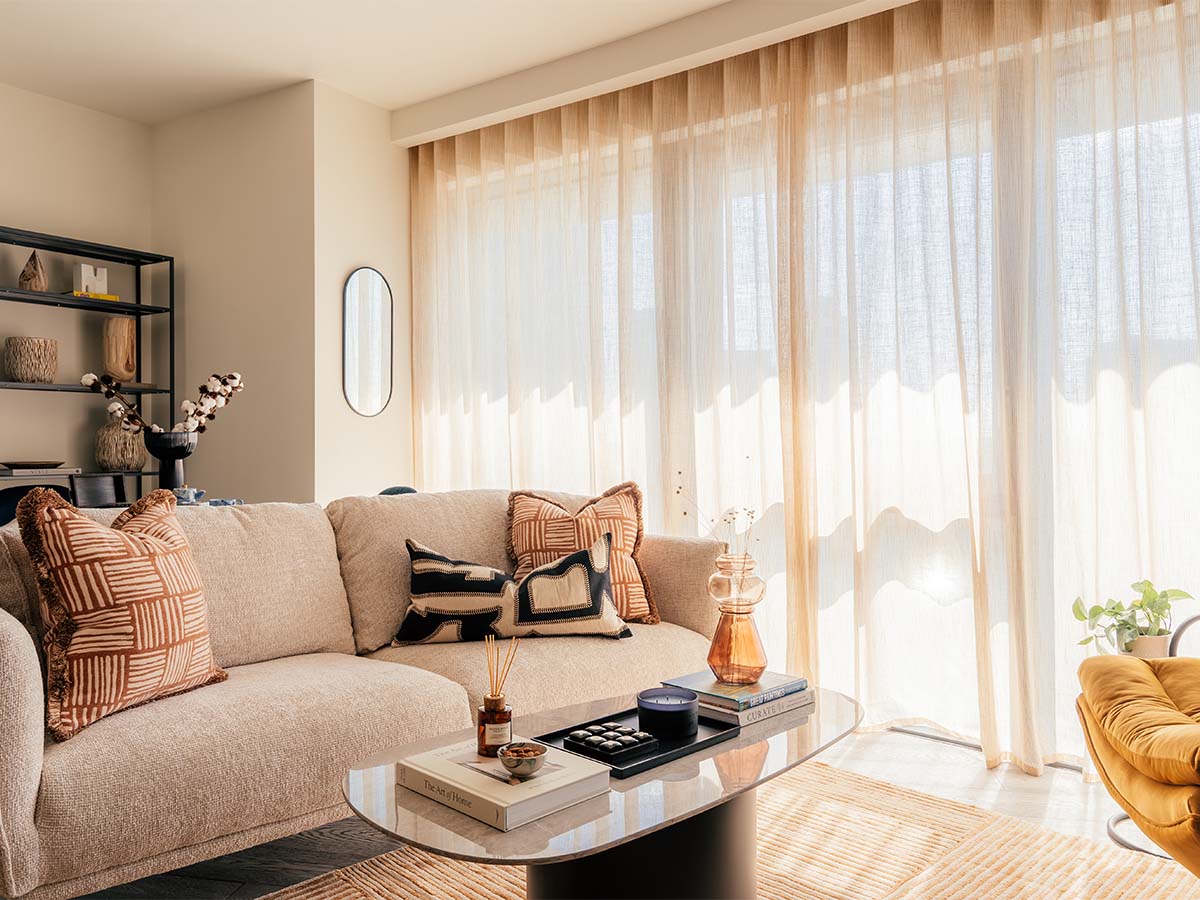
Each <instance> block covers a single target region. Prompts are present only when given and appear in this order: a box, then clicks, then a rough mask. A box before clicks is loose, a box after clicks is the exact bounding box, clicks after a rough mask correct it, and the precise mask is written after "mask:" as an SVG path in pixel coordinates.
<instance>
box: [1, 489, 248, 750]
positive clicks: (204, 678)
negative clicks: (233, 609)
mask: <svg viewBox="0 0 1200 900" xmlns="http://www.w3.org/2000/svg"><path fill="white" fill-rule="evenodd" d="M17 521H18V522H19V523H20V525H21V539H22V540H23V541H24V542H25V546H26V548H28V550H29V557H30V559H31V560H32V561H33V566H34V571H35V572H36V573H37V578H38V592H39V594H40V596H41V604H40V608H41V620H42V627H43V629H44V632H45V643H44V648H45V651H46V711H47V716H46V721H47V726H48V728H49V730H50V734H51V735H53V737H54V738H55V740H59V741H65V740H66V739H67V738H69V737H72V736H73V735H75V734H78V733H79V731H81V730H82V729H84V728H86V727H87V726H88V725H91V724H92V723H94V722H96V721H99V720H100V719H101V718H102V717H104V716H107V715H110V714H112V713H115V712H118V711H119V710H122V709H126V708H128V707H130V706H137V705H139V704H141V703H146V702H148V701H150V700H156V699H159V698H162V697H166V696H168V695H170V694H177V693H180V692H181V691H190V690H192V689H193V688H197V687H200V686H202V685H207V684H213V683H214V682H218V681H224V680H225V677H226V676H225V672H224V671H223V670H222V669H221V668H220V667H218V666H217V665H216V664H215V663H214V662H213V656H212V644H211V643H210V641H209V637H208V601H207V600H205V599H204V585H203V583H202V582H201V580H200V571H199V570H198V569H197V568H196V563H195V561H194V560H193V559H192V552H191V550H190V549H189V547H188V542H187V538H186V537H184V534H183V529H182V528H181V527H180V525H179V520H178V519H176V518H175V495H174V494H172V493H171V492H170V491H163V490H159V491H153V492H151V493H149V494H147V495H146V496H145V497H143V498H142V499H140V500H138V501H137V502H136V503H134V504H133V505H132V506H131V507H129V509H127V510H125V511H124V512H123V513H121V514H120V515H119V516H117V518H116V519H115V520H114V521H113V523H112V525H111V526H108V525H101V524H100V523H98V522H93V521H92V520H91V519H89V518H87V517H86V516H83V515H80V513H79V510H77V509H76V508H75V507H74V506H72V505H71V504H70V503H68V502H67V501H66V500H64V499H63V497H62V495H61V494H59V493H57V492H56V491H52V490H48V489H46V488H34V489H33V490H32V491H30V492H29V493H28V494H26V495H25V496H24V497H23V498H22V499H21V502H20V504H19V505H18V506H17Z"/></svg>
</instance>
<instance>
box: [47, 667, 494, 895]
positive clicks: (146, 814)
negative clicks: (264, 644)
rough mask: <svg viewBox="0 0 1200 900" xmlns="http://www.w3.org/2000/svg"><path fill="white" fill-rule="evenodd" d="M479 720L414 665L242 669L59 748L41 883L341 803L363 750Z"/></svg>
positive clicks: (455, 690)
mask: <svg viewBox="0 0 1200 900" xmlns="http://www.w3.org/2000/svg"><path fill="white" fill-rule="evenodd" d="M470 723H471V720H470V716H469V715H468V712H467V706H466V702H465V698H464V695H463V689H462V688H461V687H459V686H458V685H456V684H453V683H451V682H449V681H446V680H445V679H443V678H440V677H438V676H437V675H434V674H432V673H430V672H426V671H422V670H420V669H413V668H409V667H407V666H381V665H379V664H378V663H373V662H371V661H370V660H368V659H363V658H360V657H354V656H346V655H342V654H333V653H327V654H317V655H306V656H296V657H290V658H288V659H279V660H272V661H269V662H262V663H255V664H253V665H248V666H239V667H236V668H233V669H230V671H229V680H228V681H226V682H223V683H221V684H215V685H209V686H207V687H204V688H201V689H199V690H195V691H192V692H190V693H187V694H180V695H178V696H174V697H167V698H164V699H162V700H157V701H155V702H153V703H148V704H146V705H145V706H140V707H137V708H136V709H130V710H125V711H123V712H121V713H118V714H117V715H114V716H111V717H109V718H106V719H102V720H100V721H99V722H97V723H95V724H94V725H92V726H90V727H89V728H86V729H84V730H83V731H82V732H80V733H79V734H78V735H76V736H75V737H74V738H72V739H71V740H69V741H67V742H65V743H62V744H53V745H49V746H47V747H46V750H45V760H44V763H43V766H42V784H41V791H40V793H39V796H38V811H37V823H38V830H39V831H40V832H41V845H42V849H41V880H42V881H43V882H52V881H59V880H62V879H66V878H72V877H75V876H78V875H81V874H84V873H86V872H89V871H93V870H95V869H100V868H106V867H109V866H113V865H118V864H121V863H128V862H132V861H134V860H136V859H139V858H142V857H144V856H148V855H151V854H156V853H162V852H165V851H168V850H172V849H174V848H176V847H179V846H182V845H187V844H194V843H199V842H201V841H206V840H210V839H211V838H214V837H217V836H219V835H222V834H228V833H230V832H234V831H240V830H242V829H245V828H250V827H254V826H258V825H262V824H265V823H268V822H275V821H279V820H282V819H289V818H292V817H294V816H298V815H300V814H302V813H305V812H308V811H310V810H314V809H323V808H325V807H328V806H331V805H334V804H336V803H337V802H338V801H339V800H340V797H341V794H340V785H341V780H342V777H343V776H344V775H345V770H346V769H347V768H348V767H349V765H350V764H351V763H353V762H354V761H355V760H356V759H359V758H362V757H365V756H369V755H370V754H371V753H374V752H377V751H378V750H380V749H382V748H384V747H387V746H389V745H392V744H399V743H404V742H405V741H410V740H414V739H416V738H417V737H418V736H420V735H429V734H437V733H439V732H442V731H450V730H453V729H458V728H465V727H468V726H469V725H470ZM133 835H136V836H137V839H136V840H131V839H130V838H131V836H133ZM30 886H32V885H30Z"/></svg>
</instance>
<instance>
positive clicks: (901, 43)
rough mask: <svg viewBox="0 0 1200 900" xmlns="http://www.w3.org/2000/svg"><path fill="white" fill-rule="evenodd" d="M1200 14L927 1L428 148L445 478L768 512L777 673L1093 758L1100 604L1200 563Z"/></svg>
mask: <svg viewBox="0 0 1200 900" xmlns="http://www.w3.org/2000/svg"><path fill="white" fill-rule="evenodd" d="M1197 18H1198V16H1197V8H1196V2H1195V0H1178V2H1173V3H1172V2H1157V0H1104V2H1096V0H1055V2H1053V3H1043V2H1038V0H994V2H973V0H944V2H930V0H921V2H916V3H911V4H908V5H906V6H902V7H899V8H897V9H895V10H893V11H891V12H888V13H884V14H880V15H877V16H872V17H870V18H867V19H862V20H858V21H854V22H850V23H848V24H846V25H842V26H839V27H836V28H832V29H829V30H826V31H822V32H818V33H815V34H810V35H805V36H803V37H800V38H797V39H795V40H793V41H789V42H786V43H783V44H778V45H776V46H772V47H768V48H765V49H763V50H760V51H756V52H753V53H748V54H744V55H741V56H738V57H734V58H731V59H727V60H724V61H721V62H718V63H713V64H711V65H707V66H703V67H701V68H698V69H695V70H692V71H689V72H684V73H680V74H678V75H673V76H670V77H667V78H663V79H659V80H657V81H653V82H649V83H647V84H643V85H639V86H637V87H633V88H629V89H627V90H622V91H619V92H616V93H613V94H609V95H605V96H602V97H598V98H595V99H592V100H587V101H584V102H581V103H576V104H572V105H569V106H566V107H563V108H561V109H557V110H550V111H547V112H544V113H539V114H537V115H534V116H530V117H527V118H524V119H519V120H515V121H512V122H507V123H504V124H502V125H496V126H492V127H490V128H486V129H483V130H481V131H478V132H473V133H470V134H464V135H459V136H457V137H454V138H448V139H446V140H443V141H438V142H436V143H434V144H431V145H426V146H423V147H420V148H416V149H415V150H414V151H413V157H412V159H413V164H412V172H413V175H412V178H413V182H412V197H413V219H414V228H413V256H414V279H413V324H414V330H413V385H414V402H415V406H416V409H417V424H416V429H417V430H416V434H417V438H416V439H417V444H418V447H417V465H418V472H417V478H418V483H419V484H420V486H421V487H422V488H424V489H429V490H435V489H446V488H467V487H508V486H520V487H533V488H554V489H560V490H567V491H578V492H585V493H586V492H591V491H599V490H603V489H604V488H606V487H608V486H610V485H611V484H613V483H616V482H618V481H621V480H624V479H633V480H636V481H638V482H639V483H640V484H641V485H642V487H643V488H644V490H645V494H646V499H647V504H646V515H647V524H648V527H649V528H650V529H651V530H665V531H671V532H677V533H700V534H714V535H717V536H720V537H722V538H723V539H724V538H726V537H727V534H726V527H725V525H724V524H723V520H724V519H727V518H728V517H729V516H730V515H731V514H732V513H735V512H737V511H738V510H744V509H746V508H751V509H754V510H755V513H756V524H755V527H754V529H753V533H752V535H751V537H750V546H749V549H750V551H751V552H752V553H753V554H754V555H755V556H756V558H757V559H758V560H759V562H760V568H761V569H762V570H763V571H764V572H765V574H766V575H767V576H768V584H769V588H768V599H767V601H766V602H765V603H764V607H763V609H762V611H761V613H760V616H759V621H760V628H761V629H762V630H763V632H764V634H765V637H766V640H767V643H768V648H769V652H770V655H771V659H772V665H773V666H775V667H785V666H786V667H787V668H790V669H793V670H796V671H801V672H804V673H806V674H809V675H810V676H813V677H815V678H817V679H819V680H820V682H821V683H822V684H824V685H826V686H830V687H835V688H839V689H843V690H846V691H848V692H850V693H853V694H854V695H855V696H856V697H858V698H859V699H860V700H862V701H863V702H864V703H865V704H866V706H867V709H868V715H869V717H870V718H869V720H870V722H871V723H873V724H886V723H895V722H905V723H924V724H928V725H931V726H934V727H936V728H938V729H940V730H942V731H945V732H948V733H952V734H956V735H961V736H965V737H968V738H971V739H974V740H978V741H980V743H981V744H982V745H983V747H984V751H985V755H986V759H987V761H988V764H989V765H994V764H997V763H999V762H1001V761H1005V760H1012V761H1015V762H1017V763H1019V764H1020V765H1021V766H1022V767H1024V768H1025V769H1026V770H1028V771H1031V772H1038V771H1040V770H1041V767H1042V766H1043V765H1045V764H1046V763H1047V762H1050V761H1054V760H1059V759H1078V758H1079V757H1080V756H1081V754H1082V745H1081V740H1080V736H1079V732H1078V726H1077V723H1076V722H1075V717H1074V712H1073V701H1074V696H1075V694H1076V693H1077V684H1076V682H1075V668H1076V667H1077V665H1078V662H1079V661H1080V659H1081V658H1082V654H1083V652H1084V651H1083V650H1082V649H1080V648H1078V647H1076V641H1077V640H1078V639H1079V638H1080V637H1082V633H1081V631H1080V630H1079V628H1080V626H1079V625H1078V624H1077V623H1075V622H1074V621H1073V619H1072V618H1071V616H1070V613H1069V607H1070V603H1071V600H1072V599H1073V598H1074V597H1075V596H1077V595H1082V596H1084V597H1085V598H1087V599H1088V600H1089V601H1096V600H1102V599H1103V598H1105V597H1107V596H1110V595H1114V596H1124V595H1125V594H1126V593H1127V592H1128V585H1129V584H1130V583H1131V582H1133V581H1136V580H1138V579H1140V578H1142V577H1150V578H1152V579H1155V580H1156V581H1158V582H1159V583H1160V586H1167V585H1169V586H1172V587H1176V586H1178V587H1184V588H1188V587H1191V588H1193V589H1195V588H1196V587H1200V584H1198V583H1197V582H1198V581H1200V579H1198V576H1200V560H1198V558H1197V556H1196V554H1195V553H1194V552H1193V551H1192V548H1191V544H1192V543H1193V539H1194V536H1195V535H1196V534H1197V533H1200V529H1198V526H1200V474H1198V471H1197V468H1196V466H1195V464H1194V461H1193V456H1194V451H1192V449H1191V448H1192V447H1193V446H1194V444H1195V439H1196V437H1197V436H1198V435H1200V402H1197V401H1200V346H1198V340H1197V321H1198V319H1200V270H1198V268H1197V266H1198V263H1200V257H1198V249H1197V248H1198V246H1200V241H1198V238H1200V224H1198V217H1197V176H1198V175H1200V162H1198V160H1200V157H1198V156H1197V152H1196V145H1197V141H1198V140H1200V111H1198V110H1197V104H1198V103H1200V97H1198V95H1200V55H1198V47H1200V26H1198V22H1197ZM740 522H741V523H742V524H741V525H739V526H738V530H739V531H740V533H739V534H736V535H734V539H735V541H737V540H743V541H744V540H745V539H746V535H745V525H744V523H745V518H744V517H742V518H741V519H740ZM1187 611H1188V610H1184V612H1187Z"/></svg>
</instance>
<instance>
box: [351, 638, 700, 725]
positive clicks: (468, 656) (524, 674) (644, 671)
mask: <svg viewBox="0 0 1200 900" xmlns="http://www.w3.org/2000/svg"><path fill="white" fill-rule="evenodd" d="M629 629H630V631H632V632H633V636H632V637H630V638H626V639H625V640H621V641H614V640H612V639H611V638H604V637H592V636H571V637H548V638H526V639H524V640H522V641H521V646H520V649H518V650H517V656H516V659H515V660H514V662H513V665H512V670H511V671H510V672H509V673H508V681H506V682H505V686H504V693H505V695H506V696H507V697H508V700H509V702H510V703H511V704H512V705H513V711H514V712H515V713H516V714H517V715H520V714H521V713H531V712H539V711H540V710H544V709H553V708H554V707H556V706H567V705H570V704H572V703H583V702H584V701H587V700H599V699H603V698H607V697H618V696H622V695H625V694H633V693H636V692H637V691H640V690H643V689H644V688H648V687H658V684H659V682H660V681H662V680H663V679H664V678H670V677H672V676H675V675H686V674H687V673H688V672H698V671H700V670H701V669H704V668H707V666H708V663H707V661H706V659H707V656H708V639H707V638H705V637H704V636H702V635H699V634H697V633H696V632H694V631H689V630H688V629H686V628H681V627H680V626H678V625H671V624H668V623H666V622H663V623H661V624H658V625H641V624H637V623H633V624H630V625H629ZM370 658H371V659H382V660H387V661H388V662H395V663H403V664H404V665H406V666H415V667H417V668H419V669H426V670H428V671H430V672H436V673H437V674H439V675H444V676H445V677H446V678H449V679H450V680H451V681H455V682H458V683H459V684H461V685H463V686H464V687H465V688H466V689H467V696H468V697H469V698H470V701H471V708H472V709H474V708H476V707H478V706H480V705H482V703H483V695H484V693H485V692H486V690H487V665H486V663H485V662H484V652H483V647H482V645H480V644H415V645H411V646H406V647H385V648H384V649H382V650H379V651H376V652H375V653H372V654H371V657H370Z"/></svg>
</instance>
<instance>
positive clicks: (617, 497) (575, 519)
mask: <svg viewBox="0 0 1200 900" xmlns="http://www.w3.org/2000/svg"><path fill="white" fill-rule="evenodd" d="M602 534H611V535H612V588H613V600H614V601H615V602H616V605H617V612H618V613H619V614H620V616H621V618H622V619H624V620H625V621H626V622H644V623H647V624H653V623H655V622H658V620H659V619H658V610H657V608H655V606H654V595H653V594H652V593H651V592H650V585H649V583H648V582H647V581H646V577H645V575H643V574H642V569H641V567H640V566H639V565H638V561H637V557H638V548H639V547H640V546H641V543H642V492H641V491H639V490H638V486H637V485H636V484H634V483H633V482H632V481H627V482H625V483H624V484H618V485H617V486H616V487H614V488H610V489H609V490H607V491H605V492H604V493H603V494H601V495H600V496H599V497H596V498H594V499H592V500H589V501H588V502H587V503H585V504H584V505H583V507H582V508H581V509H580V510H579V512H577V513H575V514H574V515H572V514H571V513H570V512H568V511H567V510H566V509H564V508H563V507H562V506H561V505H560V504H558V503H555V502H554V501H553V500H550V499H548V498H546V497H541V496H539V495H537V494H534V493H531V492H530V491H513V492H512V493H511V494H509V495H508V550H509V554H510V555H511V556H512V557H513V558H514V559H515V560H516V562H517V571H516V576H515V577H516V578H517V579H518V580H519V579H521V578H524V577H525V576H526V575H528V574H529V573H530V572H531V571H533V570H534V569H535V568H537V567H539V566H544V565H548V564H549V563H552V562H554V561H555V560H557V559H561V558H562V557H564V556H566V555H567V554H568V553H576V552H578V551H580V550H585V549H587V548H588V547H590V546H591V545H592V544H593V543H595V541H596V539H597V538H599V537H600V535H602Z"/></svg>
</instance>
